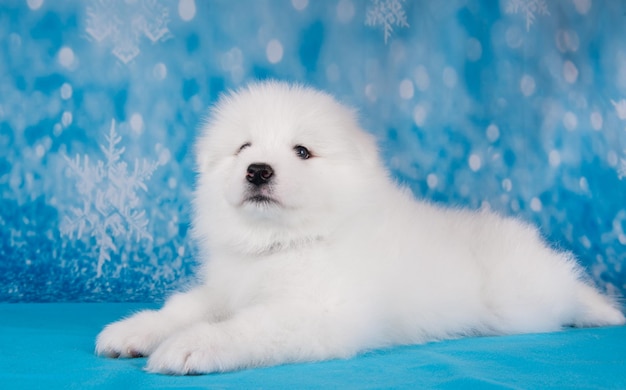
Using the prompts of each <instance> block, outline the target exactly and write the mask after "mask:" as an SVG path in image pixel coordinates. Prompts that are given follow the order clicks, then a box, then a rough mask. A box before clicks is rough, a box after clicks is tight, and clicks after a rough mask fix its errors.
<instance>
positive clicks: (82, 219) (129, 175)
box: [61, 120, 160, 277]
mask: <svg viewBox="0 0 626 390" xmlns="http://www.w3.org/2000/svg"><path fill="white" fill-rule="evenodd" d="M105 139H106V144H100V149H101V151H102V152H103V154H104V156H105V160H104V161H102V160H99V161H98V162H96V163H95V164H93V163H91V161H90V159H89V155H84V156H82V158H81V156H80V155H76V157H75V158H74V159H70V158H69V157H67V156H63V157H64V158H65V160H66V161H67V164H68V166H69V168H70V171H71V173H72V175H73V176H75V177H76V178H77V181H76V190H77V194H78V195H79V196H80V198H82V207H81V208H78V207H71V208H70V214H71V215H70V216H67V215H66V216H65V218H64V219H63V222H62V223H61V234H63V235H66V236H69V238H70V239H81V238H82V237H83V236H85V235H90V236H92V237H94V238H95V241H96V248H97V252H98V263H97V266H96V276H97V277H100V276H102V267H103V265H104V263H105V262H106V261H109V260H110V259H111V252H114V251H117V247H116V245H115V239H116V238H120V239H124V238H126V239H132V237H133V236H134V237H135V239H136V240H137V242H139V241H140V240H142V239H145V240H149V241H152V240H153V238H152V235H151V234H150V233H149V232H148V230H147V226H148V222H149V221H148V218H147V217H146V212H145V210H143V209H141V202H140V199H139V196H138V195H137V191H138V190H143V191H147V190H148V188H147V186H146V181H147V180H149V179H150V177H151V176H152V174H153V173H154V171H155V170H156V169H157V168H158V167H159V165H160V163H159V162H158V161H148V160H146V159H143V160H141V162H140V161H139V160H138V159H136V160H135V164H134V167H133V169H132V171H129V169H128V164H127V163H126V162H125V161H123V160H122V159H121V158H122V155H123V154H124V150H125V148H124V147H119V143H120V142H121V141H122V137H121V136H120V135H118V134H117V132H116V130H115V120H113V121H112V122H111V128H110V130H109V134H108V135H106V136H105Z"/></svg>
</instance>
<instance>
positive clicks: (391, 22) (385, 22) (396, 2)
mask: <svg viewBox="0 0 626 390" xmlns="http://www.w3.org/2000/svg"><path fill="white" fill-rule="evenodd" d="M404 1H405V0H371V4H370V5H369V6H368V7H367V12H366V14H365V25H366V26H370V27H382V28H383V32H384V36H385V44H387V41H388V40H389V38H390V37H391V35H392V34H393V29H394V27H403V28H407V27H409V23H408V21H407V18H406V13H405V12H404V9H403V8H402V3H403V2H404Z"/></svg>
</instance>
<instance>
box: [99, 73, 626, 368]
mask: <svg viewBox="0 0 626 390" xmlns="http://www.w3.org/2000/svg"><path fill="white" fill-rule="evenodd" d="M196 146H197V147H196V156H197V169H198V171H199V174H198V183H197V190H196V192H195V195H194V199H193V206H194V209H195V215H194V218H193V233H194V236H195V238H196V239H197V240H198V242H199V245H200V248H201V260H202V262H203V265H202V268H201V272H200V274H201V275H200V278H199V279H200V280H201V282H200V283H199V285H198V286H196V287H194V288H190V289H189V290H188V291H186V292H182V293H178V294H175V295H173V296H172V297H170V298H169V299H168V300H167V301H166V303H165V305H164V306H163V308H162V309H160V310H156V311H151V310H148V311H142V312H139V313H137V314H135V315H133V316H131V317H129V318H126V319H123V320H121V321H119V322H115V323H112V324H110V325H108V326H107V327H106V328H105V329H104V330H103V331H102V332H101V333H100V334H99V335H98V338H97V342H96V351H97V353H98V354H100V355H104V356H108V357H138V356H149V359H148V363H147V370H148V371H152V372H160V373H167V374H198V373H210V372H223V371H231V370H239V369H244V368H248V367H258V366H269V365H276V364H282V363H292V362H306V361H317V360H324V359H335V358H347V357H350V356H353V355H355V354H356V353H358V352H361V351H365V350H370V349H374V348H381V347H387V346H392V345H401V344H417V343H425V342H429V341H436V340H443V339H451V338H458V337H463V336H473V335H505V334H514V333H529V332H551V331H557V330H559V329H561V328H562V327H564V326H577V327H586V326H603V325H619V324H624V322H625V318H624V315H623V314H622V313H621V311H620V310H619V309H618V306H617V304H616V302H615V300H612V299H610V298H609V297H607V296H604V295H602V294H601V293H600V292H599V291H598V290H597V289H596V288H595V287H593V286H592V284H591V283H590V281H589V280H588V278H587V277H585V275H584V273H583V270H582V269H581V267H580V266H579V265H577V263H576V261H575V259H574V258H573V257H572V255H571V254H569V253H564V252H559V251H556V250H554V249H551V248H550V247H548V246H547V245H546V243H545V242H544V241H543V240H542V238H541V237H540V234H539V233H538V231H537V230H536V229H535V228H533V227H531V226H529V225H528V224H525V223H522V222H519V221H517V220H514V219H509V218H503V217H501V216H498V215H496V214H494V213H492V212H489V211H467V210H458V209H446V208H442V207H439V206H435V205H433V204H429V203H426V202H423V201H418V200H416V199H414V198H413V196H412V195H411V193H410V192H409V191H408V190H407V189H404V188H401V187H399V186H398V185H396V184H395V183H394V182H393V180H392V179H390V177H389V175H388V173H387V172H386V171H385V169H384V167H383V164H382V163H381V160H380V159H379V157H378V153H377V149H376V145H375V142H374V140H373V138H372V137H371V136H370V135H368V134H367V133H365V132H364V131H363V130H361V128H360V127H359V124H358V123H357V120H356V118H355V113H354V112H353V111H352V110H351V109H349V108H347V107H345V106H344V105H342V104H340V103H338V102H337V101H336V100H335V99H334V98H332V97H331V96H329V95H327V94H325V93H323V92H319V91H317V90H314V89H311V88H307V87H303V86H300V85H290V84H286V83H281V82H263V83H257V84H252V85H250V86H248V87H246V88H243V89H241V90H239V91H236V92H232V93H230V94H228V95H226V96H223V97H222V98H221V99H220V100H219V102H218V103H217V104H216V106H215V107H214V108H213V109H212V111H211V114H210V118H209V119H208V121H207V122H206V125H205V126H204V128H203V129H202V134H201V135H200V137H199V141H198V143H197V145H196Z"/></svg>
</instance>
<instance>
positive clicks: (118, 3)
mask: <svg viewBox="0 0 626 390" xmlns="http://www.w3.org/2000/svg"><path fill="white" fill-rule="evenodd" d="M86 16H87V20H86V24H87V26H86V28H85V31H86V32H87V34H88V35H89V36H90V37H91V38H93V39H94V40H95V41H96V42H98V43H104V42H110V44H111V45H112V47H113V48H112V49H111V52H112V53H113V55H115V57H117V58H118V59H119V60H120V61H122V62H123V63H124V64H128V63H129V62H130V61H132V60H133V59H134V58H135V57H137V56H138V55H139V53H140V52H141V50H140V48H139V46H140V42H141V38H142V37H146V38H148V39H149V40H150V41H151V42H152V43H156V42H159V41H163V40H165V39H167V38H168V37H169V36H170V35H171V34H170V31H169V29H168V26H167V25H168V23H169V9H168V8H167V7H166V6H164V5H163V4H161V3H160V2H159V1H157V0H139V1H133V2H129V1H124V0H97V1H95V2H93V3H92V4H91V5H90V6H88V7H87V11H86Z"/></svg>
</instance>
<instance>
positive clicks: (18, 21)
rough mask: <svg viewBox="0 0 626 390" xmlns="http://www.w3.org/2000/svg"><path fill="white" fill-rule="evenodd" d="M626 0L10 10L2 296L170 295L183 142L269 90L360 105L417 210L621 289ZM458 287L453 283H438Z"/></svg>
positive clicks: (180, 277)
mask: <svg viewBox="0 0 626 390" xmlns="http://www.w3.org/2000/svg"><path fill="white" fill-rule="evenodd" d="M625 15H626V3H625V2H623V1H621V0H615V1H611V0H603V1H598V0H567V1H566V0H558V1H557V0H554V1H553V0H501V1H479V0H451V1H437V0H430V1H429V0H414V1H410V0H409V1H402V0H368V1H365V0H363V1H361V0H322V1H320V0H315V1H313V0H291V1H290V0H276V1H271V0H266V1H259V0H248V1H227V0H223V1H194V0H178V1H174V0H169V1H168V0H163V1H159V0H110V1H107V0H93V1H50V0H46V1H45V0H21V1H18V0H0V193H1V199H0V258H1V259H0V301H58V300H61V301H65V300H79V301H80V300H85V301H100V300H110V301H116V300H152V299H161V298H163V296H164V295H165V294H166V293H167V292H168V291H171V290H172V289H175V288H176V287H178V286H179V285H180V283H181V282H184V281H185V280H189V278H190V277H191V275H192V271H193V269H194V266H195V260H194V253H195V250H194V244H193V243H192V242H191V241H190V239H189V235H188V228H189V199H190V193H191V191H192V188H193V180H194V172H193V164H192V156H191V155H190V151H191V148H190V145H192V142H193V140H194V137H195V131H196V128H197V126H198V124H199V123H200V122H201V120H202V118H203V115H204V114H205V113H206V108H207V106H208V105H210V104H211V103H212V102H213V101H215V99H216V97H217V96H218V95H219V93H220V92H222V91H224V90H226V89H228V88H235V87H237V86H239V85H242V84H244V83H246V82H248V81H251V80H256V79H262V78H267V77H272V78H278V79H283V80H291V81H301V82H306V83H308V84H310V85H313V86H316V87H319V88H322V89H325V90H327V91H329V92H331V93H333V94H335V95H336V96H338V97H339V98H340V99H341V100H343V101H345V102H347V103H349V104H351V105H353V106H355V107H357V108H359V109H360V110H361V113H362V120H363V124H364V125H365V126H366V128H367V129H369V130H370V131H371V132H372V133H374V134H375V135H376V136H377V137H378V138H379V139H380V140H381V145H382V148H383V149H382V150H383V153H384V156H385V160H386V162H387V163H388V165H389V167H390V168H391V169H392V171H393V172H394V174H395V175H396V177H397V178H398V180H400V181H402V182H404V183H406V184H407V185H409V186H410V187H411V188H412V189H413V191H414V192H415V193H416V194H417V195H418V196H421V197H425V198H428V199H431V200H434V201H436V202H441V203H443V204H449V205H462V206H467V207H472V208H479V207H491V208H492V209H495V210H498V211H500V212H502V213H504V214H510V215H518V216H520V217H522V218H524V219H526V220H528V221H531V222H532V223H534V224H536V225H538V226H539V227H540V229H541V230H542V232H543V233H544V234H545V235H546V237H547V238H548V239H549V240H550V242H551V243H552V244H553V245H555V246H557V247H560V248H564V249H568V250H572V251H573V252H575V253H576V254H577V256H579V258H580V259H581V260H582V262H583V263H584V264H585V266H586V267H587V268H588V269H589V271H590V272H591V274H592V275H593V277H594V279H595V280H596V281H597V282H598V283H599V284H601V285H602V286H603V287H604V288H605V289H607V290H609V291H617V292H622V293H624V292H625V291H626V269H625V268H626V267H624V266H626V252H625V251H624V246H625V245H626V203H625V200H626V182H625V181H624V180H622V177H623V176H624V175H626V150H625V148H626V131H625V127H626V23H625V22H626V20H625V19H626V16H625ZM450 272H454V270H450Z"/></svg>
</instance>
